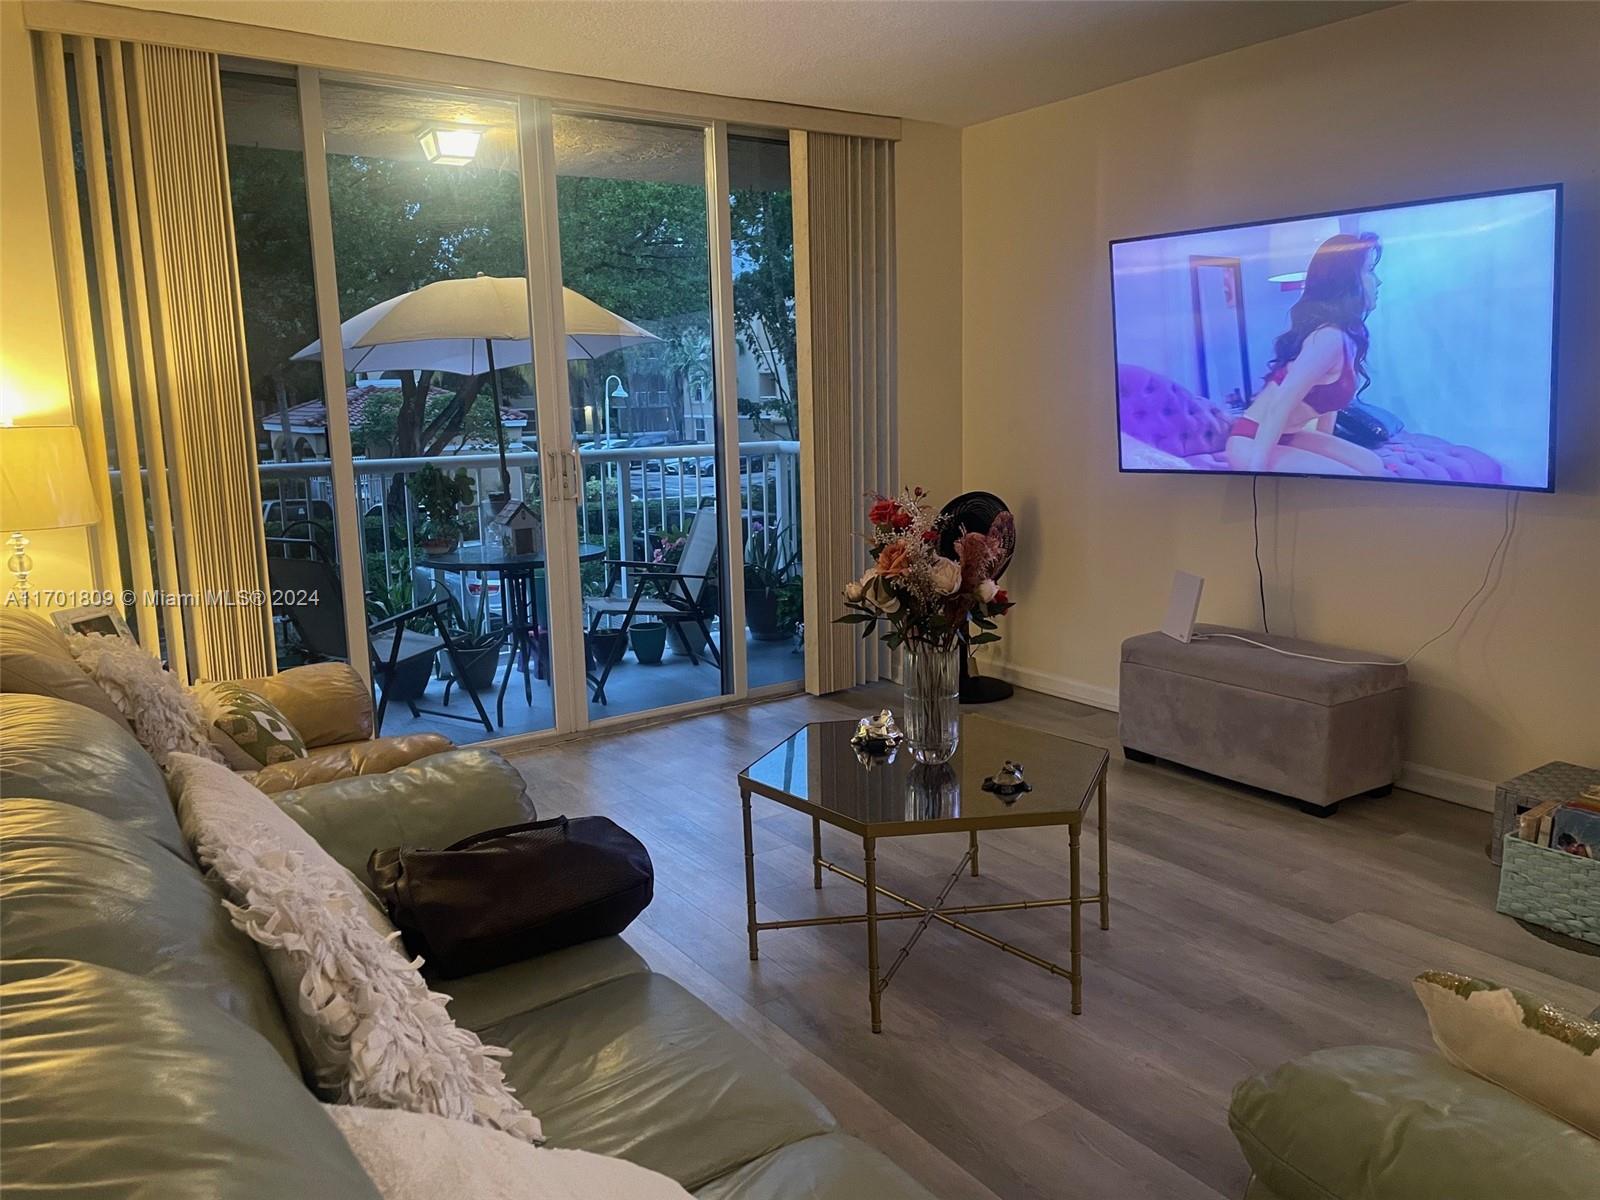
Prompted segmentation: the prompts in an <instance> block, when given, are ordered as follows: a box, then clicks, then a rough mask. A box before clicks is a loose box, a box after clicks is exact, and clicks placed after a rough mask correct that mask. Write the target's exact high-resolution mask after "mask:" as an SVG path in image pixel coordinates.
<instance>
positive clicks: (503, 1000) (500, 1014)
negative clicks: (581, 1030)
mask: <svg viewBox="0 0 1600 1200" xmlns="http://www.w3.org/2000/svg"><path fill="white" fill-rule="evenodd" d="M649 969H650V968H649V966H648V965H646V963H645V961H644V959H642V958H640V957H639V956H638V954H636V953H635V952H634V949H633V947H632V946H630V945H628V943H627V942H625V941H623V940H622V939H621V938H620V937H605V938H598V939H596V940H595V941H592V942H584V943H583V944H582V945H581V946H570V947H568V948H567V949H565V950H557V951H556V952H555V953H554V954H541V955H539V956H538V957H536V958H525V959H523V960H522V961H521V962H514V963H507V964H506V965H505V966H503V967H496V968H495V969H494V970H493V971H481V972H479V973H478V974H476V975H463V976H462V977H460V978H459V979H440V980H430V981H429V982H430V985H431V986H432V987H434V988H435V989H437V990H438V991H440V992H443V993H445V994H446V995H448V996H449V997H450V1015H451V1016H452V1017H454V1018H455V1019H456V1024H457V1025H460V1026H461V1027H462V1028H463V1029H471V1030H474V1031H480V1030H483V1029H487V1028H488V1027H489V1026H491V1025H498V1024H499V1023H500V1022H501V1021H507V1020H510V1019H511V1018H512V1017H514V1016H516V1015H517V1014H518V1013H524V1012H531V1011H532V1010H533V1009H536V1008H543V1007H545V1006H546V1005H547V1004H554V1003H555V1002H556V1001H557V1000H565V999H566V998H567V997H568V996H576V995H577V994H578V993H579V992H586V991H588V990H589V989H590V988H597V987H600V986H601V985H602V984H607V983H610V982H611V981H612V980H614V979H621V978H622V977H623V976H625V975H638V974H641V973H642V972H645V971H648V970H649ZM423 973H424V974H427V968H426V967H424V968H423Z"/></svg>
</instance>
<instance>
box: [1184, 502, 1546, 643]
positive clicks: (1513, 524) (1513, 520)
mask: <svg viewBox="0 0 1600 1200" xmlns="http://www.w3.org/2000/svg"><path fill="white" fill-rule="evenodd" d="M1521 500H1522V493H1521V492H1507V493H1506V513H1505V525H1504V527H1503V528H1502V529H1501V531H1500V540H1499V541H1497V542H1496V543H1495V545H1494V549H1493V550H1491V551H1490V552H1489V562H1488V564H1487V565H1486V566H1485V567H1484V568H1483V579H1482V580H1481V581H1480V582H1479V583H1478V588H1477V590H1476V591H1475V592H1473V593H1472V595H1470V596H1468V597H1467V601H1466V603H1465V604H1463V605H1462V606H1461V608H1460V609H1459V610H1457V612H1456V615H1455V616H1454V617H1452V618H1451V620H1450V624H1448V625H1446V626H1445V627H1444V628H1443V629H1441V630H1440V631H1439V632H1438V633H1436V634H1434V635H1433V636H1432V637H1431V638H1429V639H1428V640H1427V641H1425V642H1423V643H1422V645H1420V646H1418V647H1417V648H1416V649H1415V650H1413V651H1412V652H1411V653H1410V654H1408V655H1406V656H1405V657H1404V658H1401V659H1392V658H1391V659H1371V658H1324V657H1323V656H1322V655H1320V654H1301V653H1300V652H1299V651H1297V650H1285V649H1284V648H1283V647H1281V646H1269V645H1267V644H1266V643H1265V642H1258V641H1254V640H1253V639H1251V638H1247V637H1244V636H1242V635H1240V634H1237V633H1197V634H1195V635H1194V640H1195V641H1197V642H1199V641H1205V640H1207V639H1210V638H1228V639H1229V640H1230V641H1235V642H1244V643H1246V644H1247V645H1251V646H1259V647H1261V649H1263V650H1271V651H1272V652H1273V653H1274V654H1283V655H1287V656H1288V657H1289V658H1309V659H1311V660H1313V661H1314V662H1325V663H1334V664H1336V665H1339V666H1347V667H1403V666H1406V665H1407V664H1408V663H1410V662H1411V661H1412V660H1413V659H1415V658H1416V657H1417V655H1419V654H1421V653H1422V652H1423V651H1424V650H1426V649H1427V648H1428V647H1429V646H1431V645H1433V644H1434V643H1435V642H1437V641H1438V640H1439V639H1440V638H1442V637H1444V636H1445V635H1446V634H1448V633H1449V632H1450V631H1451V630H1452V629H1454V628H1455V627H1456V626H1457V625H1459V624H1461V618H1462V617H1464V616H1466V615H1467V610H1468V609H1470V608H1471V607H1472V606H1473V604H1474V603H1475V602H1476V601H1477V599H1478V597H1479V596H1481V595H1483V593H1484V591H1485V590H1487V588H1488V587H1489V581H1490V579H1492V578H1493V577H1494V571H1495V564H1496V563H1497V562H1503V561H1504V558H1505V555H1506V553H1507V552H1508V551H1509V550H1510V548H1511V538H1512V535H1513V534H1514V533H1515V532H1516V529H1517V510H1518V507H1519V505H1520V503H1521ZM1256 568H1257V570H1258V571H1259V570H1260V559H1259V557H1258V558H1257V560H1256ZM1265 613H1266V601H1265V598H1264V597H1263V600H1262V614H1263V620H1262V624H1263V625H1264V624H1266V620H1265ZM1268 632H1269V633H1270V632H1271V630H1268Z"/></svg>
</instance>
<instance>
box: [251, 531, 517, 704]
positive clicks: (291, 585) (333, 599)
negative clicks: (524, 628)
mask: <svg viewBox="0 0 1600 1200" xmlns="http://www.w3.org/2000/svg"><path fill="white" fill-rule="evenodd" d="M267 578H268V580H269V581H270V582H271V584H272V590H273V592H274V593H275V594H277V595H278V596H280V597H283V598H285V600H286V603H284V604H283V605H281V606H280V607H281V608H282V609H283V612H284V615H286V616H287V617H288V618H289V620H290V621H291V622H293V624H294V627H295V629H297V630H298V631H299V633H300V638H301V640H302V641H304V642H305V645H306V649H307V650H308V651H309V652H310V654H311V655H312V657H313V658H316V659H318V660H335V661H339V662H347V661H349V653H348V651H347V650H346V646H347V642H346V640H345V632H344V595H343V593H342V592H341V590H340V586H339V575H338V572H337V571H335V570H334V569H333V564H332V563H329V562H326V561H324V560H322V559H320V558H317V557H315V556H313V557H310V558H283V557H278V556H275V555H269V556H268V558H267ZM311 597H315V599H314V600H313V599H310V598H311ZM454 603H455V601H454V599H453V598H452V597H450V596H440V597H437V598H436V599H433V600H430V601H428V602H427V603H426V604H418V605H416V606H414V607H412V608H408V609H406V611H405V612H401V613H395V614H393V615H392V616H388V617H384V618H383V619H382V620H381V621H372V622H369V623H368V624H367V653H368V654H369V655H370V656H371V662H372V674H373V678H374V679H376V680H377V683H378V688H379V695H378V714H377V728H376V729H375V730H374V733H378V734H381V733H382V732H383V716H384V713H385V712H387V711H388V708H389V683H390V681H391V680H392V679H394V677H395V674H396V672H397V671H398V670H399V669H400V668H401V667H403V666H405V665H406V664H408V663H412V662H415V661H416V660H417V659H420V658H424V657H426V658H428V659H430V660H431V659H432V658H433V657H434V656H435V655H436V654H438V652H439V651H441V650H443V651H444V653H445V656H446V657H447V658H448V659H449V660H450V663H451V665H452V666H453V667H454V668H455V672H456V677H457V678H458V679H459V678H465V675H464V671H465V668H466V666H467V665H468V659H469V658H470V657H471V656H470V655H468V654H466V653H465V652H463V651H462V650H460V649H459V648H458V647H457V646H456V644H455V643H454V642H453V641H452V640H451V638H450V624H449V617H450V616H451V615H452V606H453V605H454ZM415 621H431V622H432V623H433V628H434V632H433V633H431V634H429V633H419V632H417V631H416V630H414V629H409V628H407V626H408V625H410V624H411V623H412V622H415ZM495 652H496V653H498V652H499V647H498V646H496V647H495ZM462 690H463V691H465V692H466V693H467V695H468V696H470V697H471V698H472V706H473V707H474V708H475V709H477V710H478V715H477V717H476V718H474V717H471V716H469V715H467V714H466V713H456V712H446V711H445V710H444V709H442V708H422V707H421V706H419V705H418V704H417V702H416V701H415V700H407V701H406V702H405V703H406V707H407V708H409V709H410V710H411V715H412V716H414V717H420V716H424V715H427V716H432V717H447V718H449V719H450V720H452V721H472V720H478V721H481V722H482V723H483V729H484V732H485V733H488V734H490V735H491V736H493V734H494V725H493V723H492V722H491V721H490V720H489V714H488V713H487V712H485V711H484V707H483V701H481V700H479V699H478V694H477V693H476V692H474V691H473V690H472V689H471V688H463V689H462Z"/></svg>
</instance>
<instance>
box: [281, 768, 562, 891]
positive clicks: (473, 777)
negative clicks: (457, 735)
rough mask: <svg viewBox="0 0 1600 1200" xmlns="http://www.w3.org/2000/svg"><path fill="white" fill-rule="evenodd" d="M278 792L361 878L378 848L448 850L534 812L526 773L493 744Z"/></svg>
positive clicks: (298, 818)
mask: <svg viewBox="0 0 1600 1200" xmlns="http://www.w3.org/2000/svg"><path fill="white" fill-rule="evenodd" d="M273 799H274V800H276V801H277V802H278V805H279V806H280V807H281V808H282V809H283V811H284V812H286V813H288V814H289V815H290V816H291V817H293V818H294V819H295V820H296V821H298V822H299V823H300V824H301V826H303V827H304V828H305V830H306V831H307V832H308V833H310V834H311V836H312V837H314V838H316V840H317V841H318V843H320V844H321V846H322V848H323V849H325V850H326V851H327V852H328V853H329V854H331V855H332V856H333V857H334V859H336V860H337V861H338V862H339V863H340V864H341V865H343V866H345V867H348V868H349V869H350V870H351V871H354V872H355V873H356V875H358V876H359V877H360V878H362V879H365V878H366V877H367V859H368V858H370V857H371V855H372V852H373V851H374V850H389V849H393V848H394V847H396V846H425V847H432V848H434V849H442V848H444V847H445V846H448V845H451V844H452V843H454V842H458V841H460V840H461V839H462V838H464V837H469V836H470V835H472V834H474V833H482V832H484V831H485V830H488V829H498V828H500V827H501V826H503V825H516V824H519V823H521V822H523V821H531V820H533V819H534V809H533V803H532V802H531V801H530V800H529V799H528V785H527V783H526V782H525V781H524V780H523V778H522V775H521V774H520V773H519V772H518V771H517V769H516V768H515V767H513V766H512V765H511V764H510V763H508V762H507V761H506V760H505V759H503V758H501V757H500V755H499V754H497V753H495V752H494V751H493V750H483V749H471V750H450V751H448V752H446V753H442V754H432V755H429V756H428V757H426V758H422V759H419V760H417V761H416V762H413V763H409V764H407V765H405V766H397V767H396V768H395V769H393V770H391V771H387V772H385V773H383V774H378V775H355V776H351V777H349V778H346V779H336V780H332V781H329V782H326V783H319V784H316V785H315V786H312V787H304V788H296V789H294V790H292V791H285V792H278V793H276V794H274V796H273Z"/></svg>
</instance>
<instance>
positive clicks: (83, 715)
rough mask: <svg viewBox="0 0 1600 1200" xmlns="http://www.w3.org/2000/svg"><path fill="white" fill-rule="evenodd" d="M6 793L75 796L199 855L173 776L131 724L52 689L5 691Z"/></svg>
mask: <svg viewBox="0 0 1600 1200" xmlns="http://www.w3.org/2000/svg"><path fill="white" fill-rule="evenodd" d="M0 729H4V730H5V736H4V737H0V795H4V796H32V797H37V798H39V799H42V800H57V801H60V802H61V803H62V804H76V805H77V806H78V807H79V808H87V809H88V810H89V811H90V812H97V813H100V814H101V815H102V816H106V817H110V818H111V819H112V820H114V821H119V822H121V823H122V824H123V825H125V826H127V827H128V828H130V829H132V830H134V831H135V832H138V833H142V834H144V835H145V836H147V837H150V838H152V839H154V840H155V841H157V842H159V843H160V844H161V845H163V846H165V847H166V848H167V849H169V850H171V851H172V852H173V853H174V854H177V855H179V856H180V857H181V858H183V859H184V860H185V861H186V862H192V861H193V860H192V859H191V858H190V856H189V849H188V846H187V844H186V843H185V842H184V840H183V834H182V833H181V832H180V831H179V829H178V818H177V815H176V814H175V813H174V812H173V811H172V801H171V799H170V798H169V797H168V795H167V785H166V781H165V780H163V779H162V777H161V772H160V771H159V770H158V769H157V768H156V764H155V760H154V759H152V758H151V757H150V756H149V755H148V754H146V753H145V752H144V749H143V748H142V747H141V746H140V745H139V743H138V742H136V741H134V739H133V734H132V733H130V732H129V731H128V727H127V725H125V724H122V723H120V722H117V721H113V720H111V718H109V717H106V716H103V715H101V714H100V713H97V712H93V711H91V710H90V709H87V708H84V707H83V706H82V705H79V704H72V703H70V702H68V701H66V700H57V699H53V698H51V697H48V696H22V695H0Z"/></svg>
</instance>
